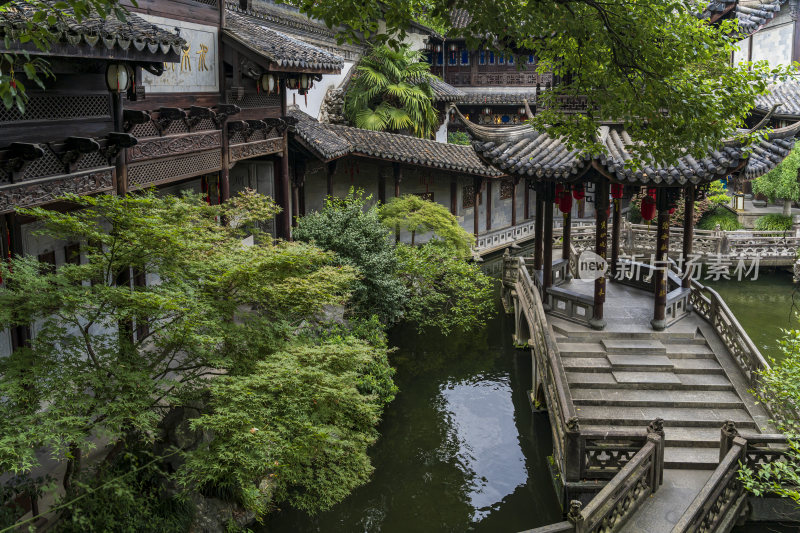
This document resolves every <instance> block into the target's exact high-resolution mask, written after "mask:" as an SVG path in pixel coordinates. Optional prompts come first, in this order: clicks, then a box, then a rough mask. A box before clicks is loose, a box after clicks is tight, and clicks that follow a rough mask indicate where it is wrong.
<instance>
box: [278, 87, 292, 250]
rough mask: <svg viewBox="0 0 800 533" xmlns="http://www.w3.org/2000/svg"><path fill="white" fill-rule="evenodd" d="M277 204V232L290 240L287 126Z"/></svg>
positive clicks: (283, 97)
mask: <svg viewBox="0 0 800 533" xmlns="http://www.w3.org/2000/svg"><path fill="white" fill-rule="evenodd" d="M280 84H281V93H282V94H281V116H282V117H285V116H286V114H287V111H286V80H285V79H282V80H281V81H280ZM277 181H278V184H279V185H280V187H279V189H278V193H279V194H278V205H279V206H280V207H281V209H282V211H281V212H280V213H278V216H277V217H276V218H277V224H276V226H277V228H276V229H277V234H278V237H279V238H282V239H286V240H291V238H292V229H291V205H289V204H290V203H291V200H290V199H289V195H290V193H291V191H290V188H289V187H290V185H289V131H288V128H287V129H286V130H284V132H283V152H282V155H281V167H280V171H279V173H278V180H277Z"/></svg>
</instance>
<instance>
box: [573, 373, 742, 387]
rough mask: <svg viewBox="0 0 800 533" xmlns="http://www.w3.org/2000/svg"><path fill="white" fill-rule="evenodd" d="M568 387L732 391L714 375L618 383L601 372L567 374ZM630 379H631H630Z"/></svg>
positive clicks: (724, 380) (727, 384) (725, 381)
mask: <svg viewBox="0 0 800 533" xmlns="http://www.w3.org/2000/svg"><path fill="white" fill-rule="evenodd" d="M616 373H617V374H650V373H649V372H616ZM566 374H567V382H568V383H569V385H570V387H584V388H597V389H606V388H607V389H630V388H631V383H635V384H636V388H637V389H639V390H734V387H733V385H731V383H730V382H729V381H728V380H727V379H726V378H725V377H724V376H719V375H716V374H708V375H705V374H681V375H675V378H676V379H677V382H675V381H672V380H670V381H668V382H664V381H661V382H659V381H647V382H646V381H643V380H639V381H636V382H634V381H627V382H619V381H617V380H616V379H615V378H614V375H612V374H611V373H601V372H567V373H566ZM631 379H632V377H631Z"/></svg>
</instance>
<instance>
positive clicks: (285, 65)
mask: <svg viewBox="0 0 800 533" xmlns="http://www.w3.org/2000/svg"><path fill="white" fill-rule="evenodd" d="M224 32H225V35H226V36H228V37H230V38H233V39H235V40H236V41H238V42H239V43H241V44H242V45H244V46H246V47H247V48H249V49H250V50H252V51H253V52H255V53H257V54H258V55H260V56H262V57H263V58H264V59H266V60H267V61H269V62H270V63H273V64H275V65H277V67H278V68H280V69H288V70H291V69H293V68H302V69H306V70H319V71H326V72H329V71H339V70H341V69H342V67H343V66H344V60H343V59H342V58H341V57H339V56H337V55H335V54H332V53H330V52H327V51H325V50H322V49H321V48H317V47H316V46H312V45H310V44H307V43H304V42H303V41H300V40H298V39H294V38H292V37H289V36H288V35H286V34H284V33H281V32H279V31H275V30H272V29H270V28H267V27H266V26H263V25H261V24H260V23H259V21H258V19H256V18H253V17H250V16H247V15H243V14H240V13H237V12H235V11H233V10H231V9H228V10H227V12H226V14H225V28H224Z"/></svg>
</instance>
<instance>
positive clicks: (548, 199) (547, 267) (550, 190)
mask: <svg viewBox="0 0 800 533" xmlns="http://www.w3.org/2000/svg"><path fill="white" fill-rule="evenodd" d="M544 188H545V191H546V193H545V195H544V237H543V244H544V254H543V257H542V284H543V285H544V288H545V289H547V288H548V287H551V286H552V285H553V196H554V193H555V185H554V184H553V183H546V184H545V186H544Z"/></svg>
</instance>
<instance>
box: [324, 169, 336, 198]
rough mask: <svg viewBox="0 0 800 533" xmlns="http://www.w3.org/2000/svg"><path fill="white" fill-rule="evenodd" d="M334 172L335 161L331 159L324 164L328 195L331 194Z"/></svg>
mask: <svg viewBox="0 0 800 533" xmlns="http://www.w3.org/2000/svg"><path fill="white" fill-rule="evenodd" d="M335 173H336V161H331V162H330V163H328V164H327V165H325V177H326V179H327V191H328V196H333V175H334V174H335Z"/></svg>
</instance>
